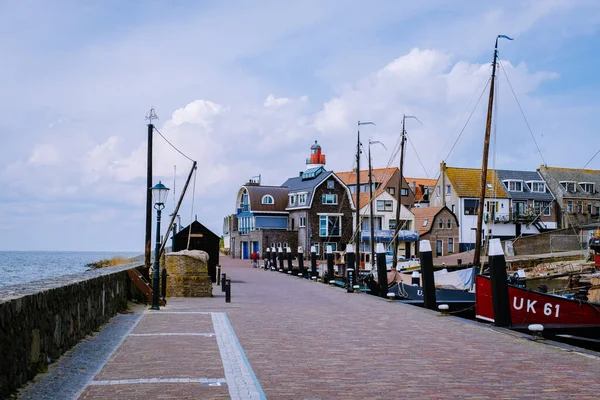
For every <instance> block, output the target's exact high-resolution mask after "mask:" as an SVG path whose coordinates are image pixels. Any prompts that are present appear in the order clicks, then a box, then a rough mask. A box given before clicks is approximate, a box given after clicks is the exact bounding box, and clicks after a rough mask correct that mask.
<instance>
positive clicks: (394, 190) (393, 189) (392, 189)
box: [387, 187, 396, 195]
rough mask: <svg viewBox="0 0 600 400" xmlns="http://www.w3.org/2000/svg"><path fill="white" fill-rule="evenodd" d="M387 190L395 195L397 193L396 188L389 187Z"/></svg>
mask: <svg viewBox="0 0 600 400" xmlns="http://www.w3.org/2000/svg"><path fill="white" fill-rule="evenodd" d="M387 190H388V193H389V194H391V195H395V194H396V188H393V187H389V188H387Z"/></svg>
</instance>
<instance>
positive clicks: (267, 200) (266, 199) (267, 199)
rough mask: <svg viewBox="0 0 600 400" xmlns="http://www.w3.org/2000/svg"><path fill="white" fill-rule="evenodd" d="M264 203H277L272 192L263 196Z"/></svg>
mask: <svg viewBox="0 0 600 400" xmlns="http://www.w3.org/2000/svg"><path fill="white" fill-rule="evenodd" d="M261 202H262V203H263V204H275V200H273V196H271V195H270V194H265V195H264V196H263V197H262V201H261Z"/></svg>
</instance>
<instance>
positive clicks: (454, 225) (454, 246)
mask: <svg viewBox="0 0 600 400" xmlns="http://www.w3.org/2000/svg"><path fill="white" fill-rule="evenodd" d="M411 211H412V213H413V214H414V216H415V229H416V230H417V231H418V232H419V240H429V243H431V249H432V250H433V256H434V257H442V256H447V255H449V254H453V253H458V251H459V225H458V218H457V217H456V215H455V214H454V213H453V212H452V211H450V209H449V208H448V207H446V206H431V207H421V208H413V209H412V210H411Z"/></svg>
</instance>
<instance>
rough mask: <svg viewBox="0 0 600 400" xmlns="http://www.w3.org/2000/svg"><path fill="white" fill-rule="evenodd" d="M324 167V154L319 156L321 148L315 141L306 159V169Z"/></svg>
mask: <svg viewBox="0 0 600 400" xmlns="http://www.w3.org/2000/svg"><path fill="white" fill-rule="evenodd" d="M324 166H325V154H321V146H320V145H319V143H317V141H316V140H315V144H313V145H312V146H310V157H309V158H307V159H306V169H310V168H318V167H324Z"/></svg>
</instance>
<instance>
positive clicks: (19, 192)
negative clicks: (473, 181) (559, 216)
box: [0, 0, 600, 251]
mask: <svg viewBox="0 0 600 400" xmlns="http://www.w3.org/2000/svg"><path fill="white" fill-rule="evenodd" d="M366 4H367V3H365V2H360V1H341V0H339V1H337V0H331V1H327V2H323V1H310V0H307V1H289V2H281V1H231V2H218V1H205V2H196V1H193V2H192V1H173V2H166V1H149V2H141V1H130V2H121V1H103V2H86V3H82V2H76V1H56V2H52V3H48V2H42V1H33V0H31V1H23V2H9V1H3V0H0V59H1V60H3V61H2V63H0V87H1V88H2V91H1V92H0V93H1V94H0V109H1V110H2V111H3V113H2V114H3V118H2V119H1V120H0V132H1V134H2V139H3V146H2V147H1V148H0V155H1V157H0V184H1V185H2V187H3V190H2V191H1V192H0V203H1V205H2V207H0V239H1V240H0V249H1V250H131V251H138V250H142V249H143V240H144V199H145V197H144V195H145V192H144V189H145V176H144V174H145V151H146V148H145V137H146V126H145V124H146V121H144V118H143V117H144V115H145V113H146V112H147V111H148V109H149V108H150V107H151V106H154V107H156V110H157V113H158V115H159V116H160V119H159V120H158V121H157V122H156V125H157V127H158V128H159V129H160V130H161V132H162V133H163V134H165V135H166V136H167V137H168V138H169V140H171V141H172V142H173V143H175V144H176V145H177V146H178V147H180V148H182V149H183V150H184V151H185V152H186V153H187V154H188V155H190V157H192V158H194V159H196V160H198V162H199V169H198V176H197V180H196V190H195V196H194V205H193V207H192V204H191V203H192V201H191V196H188V198H186V200H185V201H184V204H183V208H182V210H181V212H180V214H181V215H182V222H183V224H184V225H186V224H188V223H189V222H190V220H191V219H193V218H194V215H197V216H198V219H199V220H200V221H201V222H203V223H204V224H205V225H207V226H208V227H210V228H211V229H213V230H214V231H215V232H216V233H218V234H220V233H221V227H222V219H223V217H224V216H225V215H226V214H228V213H231V212H233V211H234V196H235V193H236V191H237V189H238V188H239V186H240V185H241V184H243V183H244V182H246V180H247V179H248V178H249V177H250V176H253V175H258V174H261V175H262V179H263V183H264V184H271V185H279V184H281V183H282V182H283V181H285V179H286V178H287V177H288V176H292V175H296V174H297V173H298V171H299V170H302V169H304V160H305V158H306V156H307V153H308V151H309V148H310V145H311V144H312V143H313V142H314V140H318V141H319V143H321V144H322V146H323V151H324V152H325V153H326V154H327V157H328V158H327V159H328V168H330V169H333V170H334V171H343V170H349V169H350V168H352V166H353V154H352V152H353V150H354V140H355V133H356V121H357V120H373V121H375V122H376V123H377V126H376V127H365V128H364V131H363V132H364V133H363V137H364V138H365V141H366V139H367V138H369V137H370V138H372V139H375V140H380V141H382V142H384V143H385V144H386V145H387V147H388V149H391V148H392V147H393V146H394V144H395V143H396V141H397V136H398V132H399V131H400V121H401V118H402V114H403V113H407V114H412V115H416V116H418V117H419V119H420V120H421V121H423V126H421V125H419V124H416V123H414V121H411V122H410V124H409V126H408V132H409V136H410V138H411V142H412V143H413V145H414V147H415V149H416V153H415V151H414V150H413V149H412V146H409V148H408V151H407V163H406V169H407V174H408V175H412V176H419V177H425V176H428V177H431V178H436V177H437V168H438V166H439V163H440V161H442V158H444V159H445V160H446V162H447V163H448V165H452V166H461V167H478V166H479V165H480V162H481V145H482V141H483V127H484V125H483V124H484V118H485V98H484V100H482V102H481V103H480V104H479V105H478V107H477V108H476V109H475V112H474V114H473V118H472V120H471V121H470V123H469V124H468V125H467V127H466V129H465V131H464V133H463V134H462V136H461V138H460V140H459V141H458V142H457V144H456V146H455V148H454V150H453V152H452V153H451V154H450V156H449V157H448V158H447V159H446V155H447V154H448V151H449V150H450V147H451V146H452V144H453V143H454V141H455V140H456V137H457V136H458V133H459V131H460V130H461V129H462V127H463V126H464V124H465V120H466V117H467V116H468V114H469V113H470V112H471V111H472V110H473V107H474V102H473V100H472V99H473V97H474V96H475V98H477V96H478V93H479V92H480V91H481V89H482V87H483V86H482V85H484V84H485V82H486V80H487V78H488V77H489V73H490V63H491V56H492V46H493V43H494V39H495V36H496V35H497V34H506V35H509V36H512V37H514V38H515V40H514V41H512V42H509V41H502V42H501V43H500V58H501V60H502V63H503V66H504V69H505V70H506V72H507V74H508V76H509V78H510V81H511V83H512V85H513V88H514V89H515V92H516V94H517V97H518V99H519V102H520V103H521V106H522V107H523V110H524V112H525V115H526V117H527V119H528V121H529V124H530V125H531V127H532V129H533V133H534V137H535V138H536V140H537V141H538V144H539V145H540V148H541V151H542V154H543V157H544V159H545V160H546V162H547V163H548V165H553V166H564V167H573V168H579V167H582V166H583V165H584V164H585V163H586V162H587V161H588V160H589V159H590V158H591V157H592V155H593V154H594V153H595V152H596V151H597V150H598V145H597V139H596V137H597V134H596V129H597V128H596V127H597V126H598V125H599V124H598V122H599V119H600V112H599V111H600V110H599V108H600V105H599V101H598V99H597V92H598V90H599V89H600V85H599V80H598V78H597V71H598V70H599V69H600V61H599V58H598V54H597V52H596V51H595V49H597V48H598V42H599V39H600V38H599V36H600V35H599V33H598V29H599V27H600V4H598V3H597V2H596V1H592V0H590V1H586V0H581V1H567V0H565V1H559V0H548V1H543V0H539V1H510V0H509V1H503V2H500V3H498V4H493V3H490V4H488V3H487V2H480V1H458V2H447V1H441V0H440V1H421V2H413V1H411V2H409V1H393V0H389V1H387V0H376V1H372V2H370V3H369V4H368V6H367V5H366ZM498 76H499V96H498V99H499V101H498V113H497V115H496V117H497V118H496V121H497V130H496V140H495V143H496V146H495V147H494V148H493V149H492V157H491V159H492V160H493V165H492V166H495V167H498V168H509V169H526V170H533V169H535V168H537V167H538V166H539V165H540V164H541V157H540V156H539V154H537V151H536V150H535V144H534V143H533V139H532V138H531V136H530V134H529V132H528V130H527V127H526V125H525V123H524V122H523V119H522V117H521V115H520V111H519V109H518V106H517V105H516V102H515V100H514V99H513V96H512V94H511V91H510V88H509V87H508V85H507V82H506V79H505V77H504V74H503V72H502V70H501V71H500V73H499V75H498ZM476 93H477V94H476ZM155 143H156V149H155V160H154V170H155V174H156V175H157V176H156V180H158V179H161V180H162V181H163V183H165V184H167V186H170V187H172V186H173V180H174V177H173V170H174V165H176V166H177V177H176V178H175V179H176V189H177V194H178V193H179V188H181V187H182V185H183V182H184V179H185V176H186V175H187V173H188V169H189V167H190V165H189V162H188V161H187V160H186V159H185V158H182V157H181V156H180V155H178V154H177V153H176V152H174V151H172V150H171V149H170V148H169V147H168V145H166V143H164V142H163V141H162V139H159V138H157V139H156V140H155ZM373 153H374V164H375V166H376V167H385V166H386V165H387V162H388V159H389V157H390V154H389V152H386V151H385V150H384V149H383V148H378V149H375V148H374V149H373ZM417 155H418V156H419V158H420V159H421V160H422V161H423V164H424V165H425V170H424V169H423V168H422V167H421V165H420V163H419V161H418V159H417ZM394 164H397V160H395V161H394ZM588 167H589V168H595V169H600V159H599V158H596V159H594V160H593V161H592V162H591V163H590V165H589V166H588ZM171 201H172V199H171ZM170 207H171V208H167V211H169V212H170V211H171V209H172V206H170Z"/></svg>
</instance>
